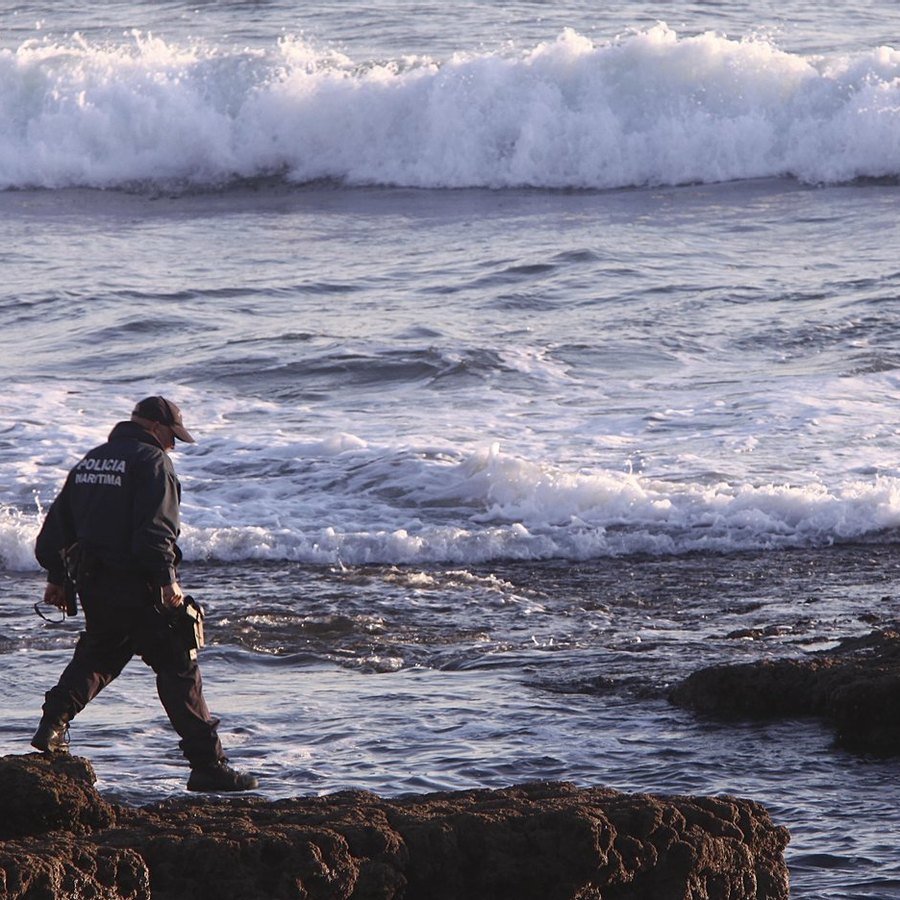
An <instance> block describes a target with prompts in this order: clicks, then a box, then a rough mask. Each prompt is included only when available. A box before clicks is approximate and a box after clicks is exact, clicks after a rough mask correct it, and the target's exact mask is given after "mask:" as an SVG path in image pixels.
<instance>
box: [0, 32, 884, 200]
mask: <svg viewBox="0 0 900 900" xmlns="http://www.w3.org/2000/svg"><path fill="white" fill-rule="evenodd" d="M898 95H900V51H897V50H894V49H893V48H890V47H879V48H875V49H872V50H870V51H867V52H861V53H855V54H852V55H845V56H831V57H805V56H800V55H796V54H790V53H787V52H784V51H781V50H780V49H778V48H777V47H776V46H775V45H773V44H772V43H771V42H769V41H767V40H762V39H745V40H740V41H738V40H733V39H729V38H726V37H722V36H719V35H716V34H713V33H706V34H701V35H696V36H692V37H679V35H678V34H677V33H676V32H675V31H673V30H671V29H669V28H668V27H667V26H666V25H664V24H662V23H660V24H658V25H656V26H654V27H652V28H648V29H646V30H644V31H640V32H637V33H633V34H630V35H627V36H625V37H622V38H617V39H615V40H613V41H611V42H608V43H602V44H595V43H594V42H593V41H591V40H590V39H589V38H587V37H584V36H583V35H580V34H578V33H576V32H574V31H572V30H570V29H567V30H565V31H563V33H562V34H560V35H559V37H557V38H556V40H553V41H546V42H544V43H540V44H538V45H537V46H535V47H533V48H530V49H527V50H506V51H503V52H495V53H483V54H457V55H455V56H453V57H451V58H449V59H447V60H445V61H443V62H436V61H434V60H430V59H425V58H421V59H418V60H412V61H405V62H402V63H401V62H400V61H389V62H383V63H378V64H367V65H358V64H356V63H354V62H353V61H352V60H349V59H347V58H346V57H342V56H340V55H338V54H334V53H330V52H325V53H324V54H323V53H322V52H321V51H318V50H316V49H315V48H312V47H310V46H309V45H307V44H305V43H304V42H302V41H300V40H298V39H284V40H282V41H280V42H279V43H278V45H277V47H276V48H275V49H273V50H269V51H250V50H243V51H236V50H232V51H225V50H222V49H220V48H203V47H200V46H195V47H191V48H180V47H176V46H171V45H168V44H166V43H165V42H163V41H160V40H156V39H137V40H135V42H134V43H133V44H130V45H125V46H120V47H108V46H103V47H101V46H92V45H90V44H87V43H86V42H84V41H81V42H75V43H72V44H71V45H69V46H65V47H62V46H56V45H44V44H36V43H34V42H29V43H28V44H25V45H23V46H22V47H20V48H19V49H18V51H16V52H12V51H2V52H0V113H2V114H3V117H4V121H5V122H6V123H7V127H6V128H5V129H4V131H3V134H2V135H0V188H5V189H11V188H24V187H36V188H41V187H43V188H50V189H53V188H63V187H73V186H82V187H94V188H120V189H126V190H127V189H133V188H135V187H137V189H139V190H146V189H147V187H148V186H150V185H158V186H160V187H162V188H165V187H166V186H167V185H171V186H173V189H175V190H182V189H186V188H190V187H191V186H194V187H203V186H207V187H214V188H222V187H229V186H232V185H234V184H236V183H241V182H242V181H247V180H249V181H253V180H255V179H260V178H263V179H264V178H275V179H284V180H286V181H289V182H292V183H301V184H306V183H310V182H321V181H327V182H334V183H338V184H343V185H350V186H355V185H393V186H406V187H419V188H464V187H476V188H493V189H502V188H520V187H533V188H542V189H612V188H620V187H634V186H638V187H639V186H648V185H676V184H693V183H713V182H723V181H736V180H745V179H754V178H773V177H794V178H797V179H799V180H801V181H803V182H808V183H823V182H824V183H846V182H853V181H858V180H860V179H894V180H896V179H898V178H900V161H898V160H900V152H898V151H900V102H898Z"/></svg>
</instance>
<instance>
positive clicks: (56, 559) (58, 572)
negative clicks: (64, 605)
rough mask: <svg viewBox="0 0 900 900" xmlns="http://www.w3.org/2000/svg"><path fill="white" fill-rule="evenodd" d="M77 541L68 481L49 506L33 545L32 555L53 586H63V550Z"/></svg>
mask: <svg viewBox="0 0 900 900" xmlns="http://www.w3.org/2000/svg"><path fill="white" fill-rule="evenodd" d="M76 540H77V535H76V533H75V524H74V522H73V521H72V513H71V510H70V509H69V501H68V481H67V482H66V484H65V485H64V487H63V489H62V491H60V493H59V494H58V495H57V497H56V499H55V500H54V501H53V503H52V504H51V505H50V509H49V510H48V511H47V516H46V518H45V519H44V524H43V525H42V526H41V530H40V531H39V532H38V536H37V539H36V540H35V543H34V555H35V557H36V558H37V561H38V562H39V563H40V564H41V566H42V567H43V568H45V569H46V570H47V580H48V581H50V582H52V583H53V584H65V581H66V567H65V563H64V562H63V550H65V549H66V547H69V546H71V545H72V544H74V543H75V541H76Z"/></svg>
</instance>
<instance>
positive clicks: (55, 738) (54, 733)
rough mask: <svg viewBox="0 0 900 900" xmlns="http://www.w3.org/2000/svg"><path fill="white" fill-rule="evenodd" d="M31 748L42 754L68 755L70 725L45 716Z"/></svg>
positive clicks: (32, 740)
mask: <svg viewBox="0 0 900 900" xmlns="http://www.w3.org/2000/svg"><path fill="white" fill-rule="evenodd" d="M31 746H32V747H34V748H35V749H36V750H40V751H41V752H42V753H68V752H69V723H68V722H61V721H60V720H59V719H50V718H47V716H44V718H42V719H41V723H40V725H38V730H37V731H36V732H35V733H34V737H33V738H32V739H31Z"/></svg>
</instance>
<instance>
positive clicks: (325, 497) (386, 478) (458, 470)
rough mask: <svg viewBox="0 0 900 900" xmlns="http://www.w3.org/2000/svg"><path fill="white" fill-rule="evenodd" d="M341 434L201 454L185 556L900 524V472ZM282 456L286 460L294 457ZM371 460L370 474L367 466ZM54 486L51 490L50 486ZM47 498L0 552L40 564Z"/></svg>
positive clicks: (583, 544) (859, 531)
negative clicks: (435, 453)
mask: <svg viewBox="0 0 900 900" xmlns="http://www.w3.org/2000/svg"><path fill="white" fill-rule="evenodd" d="M348 443H349V444H350V449H348V450H344V451H341V452H338V453H337V454H336V455H335V452H334V444H333V442H332V440H331V439H326V440H324V441H322V442H321V443H320V444H319V445H318V447H317V446H315V445H314V444H308V445H305V446H304V448H303V450H302V451H298V447H297V446H295V447H294V452H302V453H303V454H304V456H303V457H302V458H301V457H297V458H295V460H294V465H293V466H285V467H283V468H282V472H281V474H280V475H276V474H275V473H274V472H272V471H269V470H267V468H266V465H267V464H266V461H265V460H260V461H259V469H260V471H261V474H262V475H263V476H264V477H259V474H260V473H253V472H243V473H238V472H235V473H234V474H233V476H231V477H228V476H226V477H225V478H224V479H222V478H221V477H220V476H218V475H217V474H216V468H217V467H216V465H215V461H214V460H210V461H209V464H208V465H209V469H208V471H204V465H202V464H201V465H199V466H198V465H190V466H187V467H185V468H187V470H188V471H189V473H190V474H189V483H190V490H189V491H188V493H187V495H186V498H185V527H184V533H183V539H182V544H183V546H184V549H185V551H186V555H187V556H188V558H194V559H217V560H230V561H239V560H251V559H257V560H258V559H265V560H294V561H300V562H306V563H315V564H336V563H347V564H362V563H398V564H424V563H437V562H453V563H460V564H470V563H483V562H489V561H491V560H498V559H547V558H568V559H589V558H594V557H603V556H610V555H623V554H633V553H682V552H687V551H692V550H714V551H735V550H746V549H771V548H778V547H795V546H817V545H823V544H829V543H834V542H837V541H852V540H856V539H862V538H867V537H873V536H877V535H878V534H879V533H880V532H882V531H885V530H887V529H896V528H897V527H898V526H900V478H896V477H886V476H882V477H876V478H874V479H873V480H868V481H863V480H855V481H846V482H843V483H841V484H838V485H837V486H835V487H832V488H828V487H826V486H825V485H823V484H819V483H811V484H807V485H802V486H799V485H798V486H793V485H790V484H761V485H750V484H743V485H738V484H729V483H723V482H719V483H708V484H703V483H688V482H677V481H671V480H666V481H663V480H659V479H654V478H649V477H643V476H639V475H635V474H629V473H622V472H612V471H602V470H601V471H591V472H583V471H582V472H574V471H567V470H564V469H560V468H557V467H554V466H552V465H548V464H545V463H540V462H537V461H534V460H528V459H522V458H517V457H514V456H511V455H508V454H505V453H503V452H502V450H501V449H500V448H499V447H498V446H497V445H494V446H492V447H490V448H487V449H484V450H481V451H477V452H474V453H471V454H457V455H456V458H452V457H451V456H450V455H449V454H448V456H447V457H446V458H445V459H443V460H440V461H436V460H434V459H428V458H426V457H425V456H424V455H422V454H416V453H412V452H410V451H409V450H408V448H407V449H406V450H404V451H403V452H397V451H394V450H391V448H388V447H366V448H365V449H360V446H361V444H362V442H357V441H350V442H348ZM282 459H283V457H282ZM360 469H365V470H366V474H365V476H360V479H359V480H357V477H356V476H357V475H358V474H359V471H360ZM51 495H52V494H51ZM40 517H41V510H40V509H37V508H36V509H33V510H28V509H20V508H16V507H13V506H10V505H9V504H4V506H3V508H2V513H0V559H2V562H3V566H4V568H7V569H15V570H19V569H34V568H35V563H34V561H33V559H32V557H31V547H32V544H33V540H34V537H35V535H36V532H37V528H38V526H39V522H40Z"/></svg>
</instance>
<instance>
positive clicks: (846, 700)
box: [671, 629, 900, 756]
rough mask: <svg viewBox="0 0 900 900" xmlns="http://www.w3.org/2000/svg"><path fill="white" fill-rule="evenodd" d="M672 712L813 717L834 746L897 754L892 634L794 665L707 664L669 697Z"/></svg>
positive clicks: (899, 726) (898, 704)
mask: <svg viewBox="0 0 900 900" xmlns="http://www.w3.org/2000/svg"><path fill="white" fill-rule="evenodd" d="M671 700H672V702H673V703H675V704H677V705H678V706H683V707H686V708H689V709H693V710H696V711H697V712H701V713H703V714H706V715H711V716H716V717H719V718H726V719H727V718H758V719H763V718H800V717H804V716H816V717H821V718H824V719H826V720H827V721H829V722H831V723H832V724H833V725H834V728H835V732H836V740H837V743H838V745H840V746H842V747H844V748H846V749H848V750H852V751H856V752H862V753H873V754H877V755H879V756H893V755H897V754H900V717H898V716H897V715H896V710H898V709H900V632H898V631H896V630H894V629H885V630H883V631H877V632H873V633H872V634H869V635H867V636H865V637H862V638H852V639H849V640H846V641H844V642H843V643H841V644H840V645H839V646H838V647H836V648H835V649H833V650H828V651H820V652H818V653H811V654H809V655H808V656H807V657H804V658H802V659H780V660H764V661H761V662H755V663H746V664H743V665H730V666H712V667H710V668H708V669H701V670H700V671H697V672H694V673H693V674H692V675H690V676H689V677H688V678H686V679H685V680H684V681H683V682H681V684H679V685H678V686H677V687H676V688H675V689H674V690H673V691H672V693H671Z"/></svg>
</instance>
